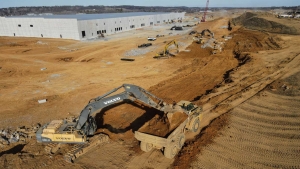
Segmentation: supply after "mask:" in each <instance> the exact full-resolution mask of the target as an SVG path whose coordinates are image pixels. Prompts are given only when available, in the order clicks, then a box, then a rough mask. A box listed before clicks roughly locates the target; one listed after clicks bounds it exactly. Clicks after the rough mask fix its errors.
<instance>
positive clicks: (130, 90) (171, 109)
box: [36, 84, 202, 162]
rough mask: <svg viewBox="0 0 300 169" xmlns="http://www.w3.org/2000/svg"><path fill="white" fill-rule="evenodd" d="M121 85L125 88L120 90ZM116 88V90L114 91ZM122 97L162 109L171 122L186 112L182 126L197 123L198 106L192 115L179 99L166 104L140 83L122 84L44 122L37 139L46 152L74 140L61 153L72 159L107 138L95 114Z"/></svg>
mask: <svg viewBox="0 0 300 169" xmlns="http://www.w3.org/2000/svg"><path fill="white" fill-rule="evenodd" d="M120 89H123V90H124V91H123V92H121V93H119V90H120ZM115 92H118V93H117V94H114V95H113V93H115ZM125 101H132V102H139V103H142V104H145V105H146V106H149V107H152V108H154V109H156V110H159V111H162V112H164V114H165V117H166V118H167V120H168V121H169V123H170V124H171V123H172V116H173V114H174V113H176V112H182V113H185V114H186V115H188V116H189V118H188V119H189V123H188V124H189V126H187V127H185V128H191V130H192V128H195V125H196V127H198V126H197V125H198V123H199V122H198V121H197V117H198V116H199V113H200V109H199V112H198V111H197V113H196V114H197V116H195V117H194V112H195V111H194V110H196V108H194V107H192V108H193V110H192V111H190V109H186V107H184V104H183V105H182V103H181V102H179V103H178V104H168V103H166V102H165V101H163V100H162V99H160V98H158V97H157V96H155V95H154V94H152V93H150V92H148V91H146V90H145V89H143V88H141V87H139V86H136V85H133V84H123V85H122V86H119V87H117V88H115V89H113V90H111V91H109V92H107V93H105V94H104V95H102V96H99V97H97V98H94V99H91V100H90V101H89V103H88V104H87V105H86V106H85V108H84V109H83V110H82V111H81V113H80V116H79V117H78V118H74V119H69V120H68V119H65V120H53V121H51V122H49V123H46V124H45V125H43V126H42V127H41V128H39V130H38V131H37V132H36V139H37V142H39V143H44V144H47V145H46V147H45V150H46V152H47V153H49V154H54V153H55V152H56V151H58V150H59V149H60V148H61V146H64V145H66V144H73V145H74V146H73V147H72V148H71V149H70V150H69V151H68V152H67V153H66V154H65V155H64V159H65V160H66V161H67V162H74V160H75V159H77V158H78V157H80V156H82V155H84V154H85V153H86V152H88V151H90V150H91V149H95V148H96V146H98V145H100V144H104V143H107V142H108V141H109V137H108V135H106V134H104V133H98V132H97V124H96V121H95V115H96V114H97V113H98V112H99V111H100V110H102V109H104V108H108V107H110V106H112V105H116V104H120V103H122V102H125ZM184 103H186V105H189V104H190V102H184ZM197 110H198V109H197ZM201 110H202V109H201ZM197 122H198V123H197ZM180 131H183V130H180Z"/></svg>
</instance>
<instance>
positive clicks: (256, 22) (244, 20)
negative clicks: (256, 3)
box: [232, 12, 300, 35]
mask: <svg viewBox="0 0 300 169" xmlns="http://www.w3.org/2000/svg"><path fill="white" fill-rule="evenodd" d="M232 21H233V23H234V24H235V25H242V26H244V27H245V28H248V29H253V30H263V31H267V32H271V33H281V34H291V35H299V34H300V32H299V30H297V29H296V28H294V27H290V26H286V25H283V24H281V23H278V22H275V21H271V20H268V19H265V18H261V17H259V16H258V15H256V14H254V13H251V12H247V13H244V14H243V15H241V16H239V17H237V18H234V19H232Z"/></svg>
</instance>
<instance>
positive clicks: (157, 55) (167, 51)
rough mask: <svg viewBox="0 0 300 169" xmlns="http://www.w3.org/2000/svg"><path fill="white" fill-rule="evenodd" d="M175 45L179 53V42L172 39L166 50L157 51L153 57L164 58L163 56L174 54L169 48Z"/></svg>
mask: <svg viewBox="0 0 300 169" xmlns="http://www.w3.org/2000/svg"><path fill="white" fill-rule="evenodd" d="M173 44H174V45H175V47H176V49H177V53H178V52H179V49H178V43H177V42H176V40H172V41H171V42H169V43H167V44H166V46H165V48H164V50H163V51H162V52H160V53H157V54H156V55H155V56H154V57H153V58H156V59H159V58H162V57H168V58H169V56H173V54H171V53H170V52H169V50H168V48H169V47H170V46H172V45H173Z"/></svg>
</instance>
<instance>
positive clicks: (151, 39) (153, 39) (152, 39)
mask: <svg viewBox="0 0 300 169" xmlns="http://www.w3.org/2000/svg"><path fill="white" fill-rule="evenodd" d="M155 40H156V38H153V37H148V41H155Z"/></svg>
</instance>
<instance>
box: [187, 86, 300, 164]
mask: <svg viewBox="0 0 300 169" xmlns="http://www.w3.org/2000/svg"><path fill="white" fill-rule="evenodd" d="M272 99H276V100H277V101H280V100H282V101H283V102H285V104H286V105H285V106H284V107H280V105H279V107H280V109H278V110H272V111H267V113H266V112H265V110H268V109H272V108H273V105H272V104H269V103H268V101H267V100H272ZM292 99H293V97H285V98H284V97H281V96H279V95H274V94H272V93H270V92H266V96H263V97H262V96H255V97H253V98H251V99H250V100H248V101H247V102H245V103H243V104H241V105H240V106H238V107H237V108H235V109H233V110H232V112H231V113H230V116H231V117H230V121H229V125H228V126H227V127H226V128H225V129H224V130H223V131H222V132H220V135H221V136H220V137H218V138H216V139H215V140H214V144H210V145H209V146H206V147H205V148H203V151H202V153H201V154H200V155H198V156H197V160H196V161H195V162H194V163H192V164H191V168H299V167H300V162H299V160H298V159H299V158H300V142H299V140H300V137H299V136H300V135H299V131H300V125H299V124H296V123H295V122H296V121H300V116H299V113H298V115H297V117H284V118H274V116H273V114H272V112H274V114H275V115H278V114H285V113H296V112H290V109H289V108H290V107H291V108H292V109H294V108H297V107H298V108H299V105H298V106H297V107H294V106H296V105H295V104H294V103H295V102H293V101H292V102H287V101H288V100H292ZM249 102H250V103H252V102H257V103H260V104H256V105H252V104H249ZM251 107H254V108H253V109H249V108H251ZM257 110H259V111H257ZM291 124H295V125H293V126H291ZM211 163H213V165H212V164H211Z"/></svg>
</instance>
